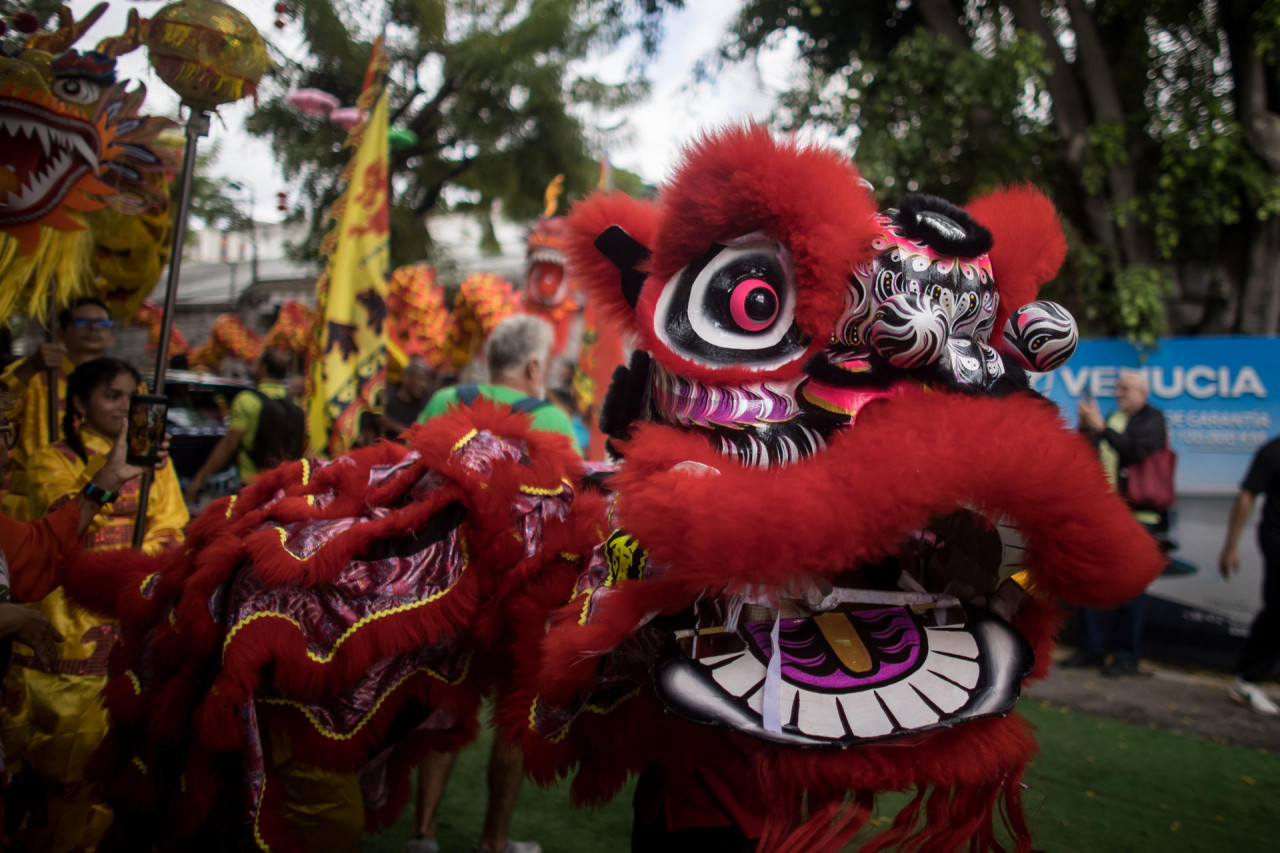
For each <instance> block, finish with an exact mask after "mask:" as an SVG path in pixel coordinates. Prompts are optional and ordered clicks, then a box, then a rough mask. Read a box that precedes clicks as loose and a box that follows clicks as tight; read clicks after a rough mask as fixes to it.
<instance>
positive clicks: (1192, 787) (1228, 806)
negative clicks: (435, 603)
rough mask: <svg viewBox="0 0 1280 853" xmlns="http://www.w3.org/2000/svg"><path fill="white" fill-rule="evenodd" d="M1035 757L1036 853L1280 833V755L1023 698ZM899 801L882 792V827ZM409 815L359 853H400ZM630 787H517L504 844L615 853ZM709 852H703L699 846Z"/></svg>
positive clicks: (446, 840)
mask: <svg viewBox="0 0 1280 853" xmlns="http://www.w3.org/2000/svg"><path fill="white" fill-rule="evenodd" d="M1020 710H1021V711H1022V713H1023V714H1024V716H1026V717H1027V718H1028V719H1029V720H1031V722H1032V723H1034V724H1035V725H1036V726H1037V728H1038V729H1039V732H1038V738H1039V741H1040V747H1041V750H1042V755H1041V756H1040V757H1039V758H1038V759H1037V760H1036V761H1035V763H1034V764H1033V765H1032V766H1031V768H1030V769H1029V771H1028V773H1027V780H1026V781H1027V784H1028V786H1029V788H1028V790H1026V791H1025V792H1024V796H1023V799H1024V803H1025V805H1026V809H1027V815H1028V819H1029V821H1030V823H1031V826H1032V831H1033V833H1034V836H1035V846H1036V848H1037V849H1040V850H1044V851H1047V853H1076V851H1079V853H1086V851H1087V853H1099V851H1108V853H1151V851H1160V853H1264V851H1265V853H1272V851H1274V850H1276V849H1277V840H1276V830H1277V829H1280V817H1278V816H1277V813H1278V812H1280V756H1276V755H1270V754H1267V753H1265V752H1260V751H1255V750H1249V749H1244V748H1241V747H1235V746H1224V745H1221V744H1217V743H1213V742H1211V741H1206V740H1201V739H1199V738H1194V737H1190V736H1187V735H1180V734H1174V733H1171V732H1166V731H1159V730H1156V729H1148V728H1143V727H1141V726H1134V725H1130V724H1128V723H1120V722H1113V721H1111V720H1103V719H1100V718H1098V717H1093V716H1089V715H1087V714H1080V713H1075V712H1068V711H1063V710H1059V709H1055V708H1050V707H1047V706H1044V705H1040V704H1037V703H1031V702H1028V703H1024V704H1023V706H1022V707H1021V709H1020ZM488 755H489V738H488V735H487V734H486V735H485V736H484V737H482V738H481V741H480V742H479V743H477V744H476V745H474V746H472V747H471V748H470V749H469V750H467V751H466V752H465V753H464V754H463V755H462V756H460V757H459V759H458V762H457V764H456V765H455V767H454V771H453V778H452V779H451V780H450V782H449V788H448V790H447V792H446V793H445V799H444V804H443V807H442V810H441V821H440V834H439V840H440V842H441V849H442V850H443V851H444V853H455V851H468V850H470V849H471V845H473V844H474V843H475V842H476V838H477V836H478V834H479V831H480V824H481V822H482V820H483V817H484V791H485V785H484V779H485V766H486V762H487V760H488ZM903 802H905V797H901V796H898V797H886V798H885V799H884V800H883V801H882V803H881V807H880V813H879V814H878V816H877V817H876V818H874V820H875V822H876V823H877V824H878V825H881V826H883V825H885V824H887V823H888V822H889V820H891V818H892V815H893V813H894V812H895V811H896V809H897V808H898V807H900V806H901V804H902V803H903ZM411 820H412V811H411V809H406V811H405V815H404V816H403V817H402V818H401V819H400V821H399V822H398V823H397V824H396V825H395V826H393V827H391V828H390V829H388V830H387V831H386V832H384V833H382V834H381V835H378V836H370V837H368V838H366V840H365V843H364V848H363V849H364V850H365V851H366V853H400V850H401V849H402V847H403V845H404V842H405V841H406V840H407V839H408V838H409V832H410V823H411ZM630 827H631V788H630V786H628V787H627V788H626V789H624V790H623V791H622V793H620V794H619V795H618V796H617V797H615V798H614V799H613V801H612V802H611V803H609V804H608V805H607V806H605V807H604V808H602V809H598V810H584V809H572V808H570V807H569V786H568V784H567V783H565V784H561V785H559V786H557V787H556V788H554V789H552V790H549V791H540V790H538V789H537V788H535V787H533V786H532V785H526V786H525V788H524V790H523V791H522V792H521V795H520V802H519V804H518V805H517V807H516V814H515V818H514V820H513V825H512V837H514V838H517V839H522V840H523V839H533V840H536V841H538V842H540V843H541V844H542V847H543V849H544V850H546V851H547V853H598V851H625V850H627V849H628V846H629V843H630ZM708 853H712V852H711V851H708Z"/></svg>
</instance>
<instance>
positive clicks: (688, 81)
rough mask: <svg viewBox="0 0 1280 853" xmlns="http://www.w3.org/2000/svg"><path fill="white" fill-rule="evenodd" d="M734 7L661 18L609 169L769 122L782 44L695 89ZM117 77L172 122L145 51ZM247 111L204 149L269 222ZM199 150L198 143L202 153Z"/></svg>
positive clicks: (263, 153) (290, 32)
mask: <svg viewBox="0 0 1280 853" xmlns="http://www.w3.org/2000/svg"><path fill="white" fill-rule="evenodd" d="M97 2H98V0H69V5H70V6H71V8H72V10H73V11H74V12H75V13H76V16H77V17H81V16H83V15H84V14H85V13H86V12H87V11H88V10H89V9H91V8H92V7H93V6H94V5H96V3H97ZM163 5H164V4H163V3H160V2H146V0H139V1H138V2H125V0H111V5H110V6H109V7H108V10H107V13H106V14H105V15H104V16H103V17H102V19H101V20H99V21H98V23H97V24H96V25H95V26H94V27H93V29H91V30H90V31H89V33H88V34H87V35H86V36H85V37H83V38H82V39H81V40H80V43H79V46H80V47H81V48H82V49H83V48H84V47H85V46H90V47H91V46H92V45H94V44H97V42H98V41H99V40H100V39H102V38H104V37H106V36H109V35H117V34H119V33H120V32H122V31H123V30H124V22H125V16H126V14H127V13H128V10H129V9H130V8H131V7H134V8H137V9H138V11H139V13H140V14H141V15H142V16H143V17H148V16H150V15H152V14H154V13H155V12H156V11H157V10H158V9H160V8H162V6H163ZM232 5H234V6H235V7H236V8H238V9H239V10H240V11H242V12H244V13H245V14H246V15H248V16H249V18H250V19H251V20H252V21H253V22H254V23H255V24H256V25H257V27H258V29H259V30H260V31H261V33H262V34H263V37H264V38H266V39H267V40H268V41H270V42H271V43H272V45H273V46H274V47H275V48H276V49H277V50H279V51H280V52H281V53H283V54H285V55H287V56H299V55H301V54H302V53H303V48H302V45H301V38H300V35H299V28H298V26H297V25H296V24H292V23H291V24H290V25H289V26H287V27H286V28H285V29H284V30H277V29H275V27H274V26H273V22H274V21H275V12H274V10H273V8H272V7H273V6H274V5H275V0H239V2H235V3H233V4H232ZM740 5H741V3H740V0H690V2H688V3H687V4H686V8H685V9H684V10H683V11H680V12H676V13H672V14H670V15H668V16H667V19H666V27H665V37H664V40H663V42H662V45H661V48H660V52H659V55H658V56H657V57H656V59H655V61H654V62H653V63H652V64H651V65H650V67H649V70H648V75H649V78H650V80H651V81H652V87H653V92H652V96H651V97H650V98H649V99H648V100H647V101H646V102H644V103H642V104H638V105H636V106H634V107H633V108H631V109H629V110H627V111H626V113H625V116H624V117H625V124H624V125H623V126H622V127H621V128H618V129H617V130H611V131H609V132H608V133H607V134H606V136H607V138H608V152H609V158H610V160H611V161H612V162H613V164H614V165H615V166H616V167H619V168H623V169H628V170H630V171H632V172H636V173H638V174H639V175H641V176H642V177H643V178H645V179H646V180H647V181H649V182H652V183H658V182H660V181H661V180H662V179H663V178H664V177H665V176H666V174H667V172H668V170H669V169H670V167H671V166H672V164H673V163H674V161H675V159H676V157H677V155H678V150H679V146H680V144H681V142H682V141H683V140H686V139H688V138H689V137H691V136H693V135H694V134H696V133H697V132H698V131H699V130H701V129H705V128H707V127H711V126H714V125H716V124H721V123H725V122H729V121H741V120H745V119H749V118H755V119H764V118H767V117H768V115H769V113H770V110H771V109H772V106H773V103H774V92H776V91H777V90H778V89H780V88H782V87H783V86H785V83H786V80H787V77H788V75H789V74H790V69H791V67H792V62H793V59H794V56H795V54H794V51H793V50H792V49H790V48H789V47H787V46H785V45H784V46H782V47H780V48H778V49H775V50H772V51H770V52H768V53H767V54H766V55H765V56H763V57H762V58H761V60H760V62H759V63H758V64H757V65H755V66H745V67H740V68H735V69H732V70H730V71H729V72H727V73H726V74H725V75H724V76H723V77H721V79H720V80H719V81H718V82H717V83H716V84H714V85H709V84H701V85H697V84H694V83H693V81H692V70H693V67H694V64H695V63H696V62H698V60H705V59H708V58H709V57H710V56H711V54H712V53H713V51H714V50H715V48H716V46H717V45H718V44H719V43H720V41H721V39H722V38H723V35H724V33H725V31H726V29H727V27H728V25H729V23H730V22H731V20H732V17H733V15H734V13H735V12H736V10H737V9H738V7H739V6H740ZM634 56H635V45H634V43H631V44H624V45H622V46H620V47H619V48H618V49H616V50H614V51H613V52H611V53H609V54H607V55H599V56H592V57H590V58H589V59H588V60H587V61H586V62H585V63H584V70H585V71H586V72H588V73H592V74H595V75H596V76H599V77H600V78H602V79H604V80H607V81H610V82H617V81H620V80H622V79H623V78H624V76H625V73H626V68H627V65H628V63H629V62H630V61H631V60H632V59H633V58H634ZM119 73H120V76H121V78H128V79H132V80H135V81H141V82H143V83H145V84H146V86H147V91H148V95H147V104H148V111H149V112H152V113H156V114H174V113H175V112H176V111H177V106H178V98H177V96H176V95H175V94H174V93H173V92H172V91H170V90H169V89H168V87H166V86H165V85H164V83H163V82H162V81H161V80H160V79H159V78H158V77H157V76H156V75H155V73H154V72H153V71H152V70H151V69H150V67H149V66H148V65H147V63H146V58H145V55H144V53H143V51H136V52H135V53H133V54H130V55H128V56H124V57H121V58H120V64H119ZM252 110H253V104H252V101H251V100H244V101H241V102H239V103H235V104H228V105H225V106H223V107H221V108H220V109H219V110H218V113H217V116H216V117H215V119H214V124H213V129H212V132H211V134H210V137H209V142H211V143H216V144H217V145H218V147H219V158H218V161H217V164H216V165H215V166H214V169H213V171H214V173H215V175H217V176H223V177H226V178H227V179H228V180H236V181H239V182H240V183H242V184H245V185H247V186H250V187H252V190H253V194H254V213H255V216H256V218H257V219H259V220H260V221H274V220H277V219H279V218H280V214H279V213H278V212H277V211H276V193H277V192H280V191H282V190H285V191H287V189H288V188H287V187H286V186H285V185H284V181H283V178H282V177H281V175H280V174H279V171H278V170H277V169H276V167H275V163H274V160H273V157H272V154H271V149H270V147H269V146H268V145H267V143H266V142H265V141H263V140H260V139H257V138H255V137H251V136H249V135H248V134H247V133H245V132H244V129H243V128H244V122H245V119H246V118H247V117H248V115H249V114H250V113H251V112H252ZM616 122H617V117H607V118H605V119H604V121H603V122H602V125H603V127H612V126H613V125H614V124H616ZM205 144H207V143H206V142H205V141H204V140H202V141H201V145H202V146H203V145H205ZM548 177H550V176H548ZM245 203H246V204H247V198H246V202H245Z"/></svg>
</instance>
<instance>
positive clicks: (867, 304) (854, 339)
mask: <svg viewBox="0 0 1280 853" xmlns="http://www.w3.org/2000/svg"><path fill="white" fill-rule="evenodd" d="M861 273H862V274H861V275H860V274H859V271H855V272H854V273H853V274H852V275H850V276H849V282H848V286H847V287H845V289H844V311H843V312H841V314H840V319H839V320H838V321H837V322H836V331H835V336H834V337H835V339H834V340H833V341H832V343H842V344H844V345H845V346H847V347H856V346H860V345H861V344H862V329H863V327H864V326H865V325H866V323H867V318H868V317H869V316H870V315H871V296H870V293H869V292H868V291H869V290H870V288H869V287H868V283H869V282H870V277H871V275H872V273H871V270H870V269H869V268H866V269H864V270H862V271H861Z"/></svg>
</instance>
